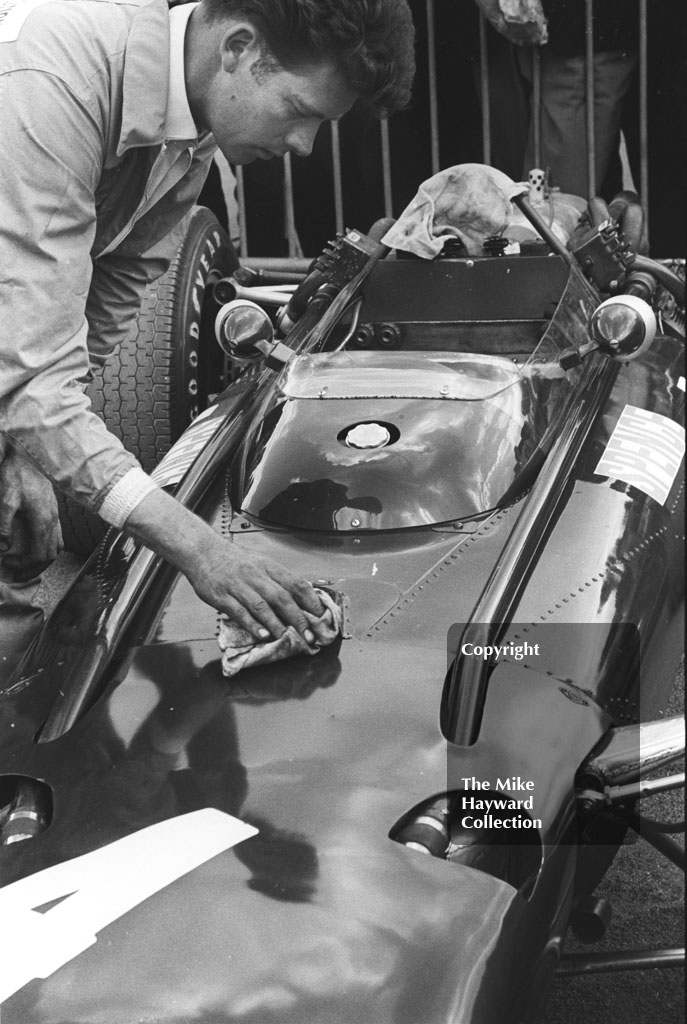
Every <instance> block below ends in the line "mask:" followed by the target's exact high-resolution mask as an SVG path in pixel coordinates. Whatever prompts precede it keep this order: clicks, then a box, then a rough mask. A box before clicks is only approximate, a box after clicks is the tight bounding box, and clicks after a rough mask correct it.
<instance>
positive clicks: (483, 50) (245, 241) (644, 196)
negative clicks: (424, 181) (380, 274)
mask: <svg viewBox="0 0 687 1024" xmlns="http://www.w3.org/2000/svg"><path fill="white" fill-rule="evenodd" d="M442 2H447V0H418V2H417V3H416V5H415V10H414V14H415V16H416V23H417V24H418V27H420V25H419V20H420V19H421V21H422V26H421V27H422V29H423V31H422V32H421V33H420V32H419V33H418V35H419V36H422V37H424V40H423V41H424V46H425V47H426V49H423V52H422V53H418V57H419V58H420V57H421V58H422V59H419V60H418V65H419V70H418V74H420V75H423V76H425V83H424V86H423V90H422V91H423V95H424V96H425V97H426V99H425V104H424V106H423V109H422V110H419V109H418V110H416V111H415V114H414V116H415V117H416V119H417V120H418V122H420V121H422V120H423V119H424V121H425V124H426V125H427V126H428V148H429V152H428V154H427V159H426V162H427V165H428V170H429V173H430V174H435V173H437V171H439V170H440V169H441V168H442V166H447V165H448V164H447V163H446V160H445V157H444V151H445V150H446V149H447V139H448V138H449V136H451V134H452V133H457V134H458V135H460V132H461V125H460V118H459V117H458V116H456V118H455V121H454V124H453V126H452V128H449V129H448V130H447V128H446V124H445V123H442V120H441V117H440V111H441V107H442V103H443V106H444V108H446V107H447V106H450V105H451V104H454V105H455V106H456V109H457V110H462V111H463V112H464V111H465V109H467V104H468V103H472V104H473V106H474V104H475V101H476V104H477V111H476V112H474V113H475V114H476V116H477V118H478V121H479V125H480V132H481V161H482V162H483V163H485V164H493V163H494V160H495V159H496V158H497V157H496V150H497V149H498V148H499V145H500V144H501V143H503V140H504V130H503V116H501V118H500V119H499V118H498V117H495V115H496V114H498V113H499V112H500V111H499V102H500V101H499V98H498V96H497V95H495V93H494V80H495V78H496V74H495V70H496V71H498V68H497V69H494V62H493V56H492V50H493V47H494V45H495V39H496V33H495V30H494V29H493V28H492V27H491V25H489V23H488V22H487V20H486V19H485V17H484V15H483V14H482V12H481V11H477V10H476V9H474V10H473V15H474V17H475V18H476V19H477V25H478V31H477V38H476V40H475V39H474V37H473V48H474V56H473V57H469V58H468V60H469V61H471V74H472V79H473V81H474V95H473V96H472V97H467V98H466V97H465V96H454V97H451V96H449V95H447V91H446V90H445V89H443V90H442V86H441V84H440V74H439V57H440V55H439V54H438V43H439V42H441V44H442V45H444V46H445V45H446V41H445V40H443V39H442V40H441V41H440V40H438V32H439V29H438V27H437V9H438V4H441V3H442ZM450 2H452V3H455V2H459V3H460V4H461V5H462V12H463V13H467V6H466V5H472V4H473V0H450ZM578 2H579V3H580V4H581V5H583V6H584V19H585V51H584V71H583V73H584V90H585V99H584V117H585V132H584V136H585V145H586V175H587V197H591V196H594V195H596V194H597V191H598V190H599V188H600V185H601V182H600V181H598V180H597V177H598V174H597V157H598V138H597V125H596V120H597V118H596V116H595V102H596V101H597V97H596V96H595V88H596V75H595V61H596V58H597V54H596V53H595V48H594V32H593V29H594V19H595V3H596V0H578ZM627 3H628V17H630V16H633V17H636V18H637V19H638V22H637V38H638V46H637V52H636V54H635V55H634V57H633V59H634V60H635V61H636V65H635V70H634V72H633V74H634V77H635V83H634V84H633V89H634V90H635V92H634V95H638V100H635V107H636V111H637V118H638V128H637V131H636V136H633V137H634V138H636V140H638V145H637V144H635V146H634V160H633V168H634V182H635V183H636V189H637V191H638V192H639V195H640V200H641V203H642V207H643V209H644V213H645V216H646V217H647V220H648V217H649V188H650V181H649V137H648V117H649V114H648V105H647V93H648V87H649V85H648V73H647V64H648V50H647V40H648V31H649V28H648V19H647V0H627ZM475 44H476V45H475ZM421 45H422V43H421ZM498 46H499V47H500V51H499V52H500V54H501V55H502V54H503V49H504V47H506V48H507V49H508V48H510V50H512V54H511V55H510V56H511V58H512V59H517V61H518V62H519V63H520V65H521V66H522V65H523V64H524V63H526V62H527V61H528V60H529V67H530V71H529V79H530V81H529V88H530V92H529V104H530V109H529V113H530V128H529V136H530V146H531V153H532V154H533V159H534V162H533V165H532V166H534V167H540V166H542V160H543V159H544V156H543V155H542V154H543V145H542V130H543V129H542V109H543V103H544V100H545V99H546V93H545V90H546V85H545V84H544V82H543V76H542V58H543V56H546V55H544V54H543V51H545V49H546V47H529V48H522V47H516V46H515V45H514V44H511V43H508V42H507V41H506V40H505V39H503V38H502V37H499V42H498ZM528 50H529V56H528V55H527V51H528ZM518 51H519V52H518ZM456 59H457V60H461V59H463V58H461V56H460V54H457V57H456ZM499 59H500V60H502V56H501V57H499ZM445 63H446V61H444V64H445ZM449 91H450V90H449ZM396 116H400V115H396ZM473 116H474V115H473ZM445 120H446V119H444V121H445ZM393 130H394V124H393V121H392V124H391V126H390V124H389V122H388V121H386V120H382V121H380V122H379V123H378V127H377V128H376V131H377V132H378V144H375V146H374V147H369V148H370V151H371V149H372V148H374V149H375V150H377V152H378V157H376V158H375V159H376V160H377V166H376V169H375V171H374V173H375V175H376V177H377V184H378V185H379V186H380V187H379V189H378V191H379V193H380V199H379V202H378V204H377V207H376V209H375V211H374V212H375V217H394V216H398V215H399V214H400V213H401V211H402V209H403V207H404V206H405V201H402V198H403V197H401V196H400V195H399V189H398V187H397V178H398V171H399V166H400V162H399V157H398V155H395V156H394V153H393V147H392V145H391V142H390V131H393ZM517 130H518V128H517V126H516V125H514V126H513V131H514V132H515V131H517ZM322 131H328V132H329V147H330V151H331V152H330V156H329V160H330V162H331V171H330V173H331V183H330V185H331V196H332V201H331V207H332V208H331V209H330V210H328V211H327V215H326V216H327V219H328V220H329V221H331V220H332V219H333V225H334V228H335V230H336V231H337V232H340V231H342V230H343V229H344V227H352V226H355V227H358V228H361V229H362V230H367V228H369V226H370V225H369V224H368V225H365V224H350V223H348V222H347V218H348V217H349V214H348V212H347V196H349V195H350V193H351V188H352V187H353V186H351V183H350V181H349V179H348V178H347V171H346V161H345V159H344V154H343V153H342V147H343V146H344V141H343V140H342V134H341V130H340V125H339V124H338V123H334V124H332V125H331V126H330V127H329V128H327V127H325V128H323V129H322ZM521 143H522V144H523V145H524V140H521ZM346 144H348V143H346ZM361 145H362V143H361ZM476 158H477V159H479V157H476ZM370 159H371V158H370ZM403 159H404V158H403V156H401V158H400V160H401V161H402V160H403ZM468 159H470V158H468ZM468 159H466V161H465V162H468ZM471 159H475V156H474V155H473V156H472V157H471ZM442 160H443V161H444V162H443V163H442ZM461 162H462V161H461ZM283 163H284V167H283V177H282V189H283V195H282V204H283V225H282V230H283V235H284V237H285V239H286V248H287V254H288V256H289V257H292V258H300V257H303V256H304V255H308V256H309V255H316V253H314V252H306V253H304V252H303V247H302V245H301V242H300V239H299V222H302V221H303V218H304V217H306V216H307V217H310V218H311V219H312V218H317V217H318V216H321V215H323V210H322V209H319V210H318V209H311V210H308V211H303V210H302V209H301V206H302V203H301V206H299V204H298V201H297V198H296V196H295V193H294V161H292V160H291V158H290V156H288V155H287V156H286V157H285V158H284V161H283ZM368 163H369V159H368ZM623 166H624V180H625V183H627V181H628V176H629V164H628V163H627V160H626V159H625V162H624V165H623ZM501 169H504V170H505V168H501ZM250 173H251V171H250V168H246V169H242V168H238V169H237V202H238V223H239V226H240V228H239V231H240V241H239V247H240V253H241V255H242V256H243V257H255V256H274V255H283V249H282V250H281V252H268V251H264V247H265V243H264V242H262V243H261V244H262V248H263V251H258V249H256V247H255V246H254V245H253V244H252V241H251V215H252V212H253V211H254V208H255V206H256V201H255V199H251V198H250V197H247V192H246V180H245V179H246V175H250ZM296 173H298V174H300V173H301V171H300V167H297V168H296ZM523 173H524V171H523ZM427 176H429V175H427ZM511 176H513V175H511ZM515 176H517V173H516V175H515ZM637 179H638V180H637ZM420 180H421V179H420ZM420 180H418V181H417V182H416V184H417V185H419V184H420ZM632 180H633V179H632V178H630V181H632ZM555 184H556V183H555V181H554V185H555ZM358 187H359V186H358ZM251 204H252V205H251ZM257 205H259V202H258V204H257ZM279 229H280V225H275V232H276V233H278V231H279ZM671 255H681V253H674V254H671Z"/></svg>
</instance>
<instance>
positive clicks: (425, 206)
mask: <svg viewBox="0 0 687 1024" xmlns="http://www.w3.org/2000/svg"><path fill="white" fill-rule="evenodd" d="M529 194H530V186H529V184H528V182H523V181H518V182H515V181H513V180H512V179H511V178H509V177H508V175H507V174H504V173H503V171H498V170H497V169H496V168H495V167H488V166H487V165H486V164H457V165H456V166H455V167H448V168H446V170H443V171H440V172H439V173H438V174H435V175H434V176H433V177H432V178H428V179H427V181H423V183H422V184H421V185H420V188H419V189H418V192H417V195H416V196H415V198H414V199H413V200H412V201H411V202H410V204H409V205H408V206H407V207H406V208H405V210H404V211H403V213H402V214H401V216H400V217H399V218H398V220H397V221H396V223H395V224H394V225H393V227H391V228H390V229H389V230H388V231H387V233H386V234H385V235H384V237H383V239H382V241H383V243H384V245H388V246H389V248H390V249H401V250H403V251H404V252H410V253H413V255H415V256H420V257H422V258H423V259H430V260H431V259H435V258H436V257H437V256H438V255H439V254H440V253H441V251H442V249H443V247H444V243H445V242H446V241H447V239H450V238H459V239H460V240H461V241H462V243H463V245H464V246H465V249H466V252H467V254H468V256H482V255H483V249H482V247H483V245H484V241H485V239H487V238H489V237H491V236H494V235H500V236H503V237H505V238H507V239H508V240H509V241H511V242H525V241H530V240H535V239H537V238H539V235H538V234H537V232H536V230H535V229H534V228H533V226H532V225H531V224H530V222H529V221H528V220H527V218H526V217H525V215H524V214H523V213H522V212H521V211H520V210H519V209H518V208H517V207H516V206H514V205H513V202H512V200H513V199H514V197H515V196H519V195H529ZM531 198H533V197H531ZM535 203H536V204H537V205H538V206H539V210H538V212H539V213H540V214H541V215H542V216H543V217H544V219H545V220H546V221H547V223H549V225H550V227H551V230H552V231H553V232H554V234H555V235H556V236H557V237H558V238H560V239H561V241H567V239H568V238H569V237H570V234H571V233H572V231H573V230H574V228H575V225H576V224H577V221H578V220H579V217H580V214H581V213H582V212H583V211H584V209H585V208H586V203H585V201H584V200H583V199H580V198H578V197H577V196H569V195H566V194H564V193H560V192H552V193H551V194H550V195H549V196H548V197H547V198H545V199H544V200H543V201H542V202H541V203H540V201H539V199H538V198H537V199H536V200H535Z"/></svg>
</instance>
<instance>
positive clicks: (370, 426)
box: [345, 423, 391, 448]
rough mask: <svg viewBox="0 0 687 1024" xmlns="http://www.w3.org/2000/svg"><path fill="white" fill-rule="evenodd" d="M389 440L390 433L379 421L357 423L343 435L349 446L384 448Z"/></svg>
mask: <svg viewBox="0 0 687 1024" xmlns="http://www.w3.org/2000/svg"><path fill="white" fill-rule="evenodd" d="M390 440H391V434H390V433H389V431H388V430H387V428H386V427H385V426H383V425H382V424H381V423H358V424H357V426H355V427H350V429H349V430H348V431H347V432H346V436H345V443H346V445H347V446H348V447H349V448H384V446H385V445H387V444H388V443H389V441H390Z"/></svg>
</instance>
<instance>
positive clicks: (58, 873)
mask: <svg viewBox="0 0 687 1024" xmlns="http://www.w3.org/2000/svg"><path fill="white" fill-rule="evenodd" d="M257 831H258V829H256V828H254V827H253V826H252V825H247V824H246V823H245V822H243V821H240V820H239V819H238V818H233V817H232V816H231V815H230V814H225V813H224V812H223V811H218V810H215V809H214V808H211V807H206V808H204V809H203V810H200V811H193V812H192V813H190V814H183V815H180V816H179V817H177V818H171V819H169V820H168V821H161V822H159V823H158V824H156V825H150V826H149V827H148V828H144V829H141V831H140V832H135V833H134V834H133V835H130V836H126V837H125V838H124V839H118V840H117V841H116V842H114V843H110V845H109V846H104V847H103V848H102V849H100V850H94V851H93V852H92V853H86V854H84V855H83V856H81V857H75V858H74V859H73V860H68V861H65V862H64V863H63V864H55V865H54V866H53V867H50V868H46V869H45V870H43V871H39V872H37V873H36V874H35V875H29V877H28V878H22V879H20V880H19V881H18V882H12V883H10V885H6V886H5V887H4V888H2V889H0V921H2V927H1V928H0V1003H1V1002H3V1000H5V999H8V998H9V997H10V996H11V995H13V994H14V993H15V992H18V991H19V989H20V988H23V986H24V985H26V984H27V983H28V982H29V981H33V979H34V978H47V977H48V976H49V975H50V974H52V973H53V972H54V971H56V970H57V969H58V968H59V967H62V966H64V964H66V963H68V962H69V961H70V960H72V959H73V958H74V957H75V956H78V955H79V953H82V952H83V951H84V950H85V949H88V947H89V946H92V945H94V943H95V942H96V933H97V932H99V931H101V930H102V929H103V928H105V926H106V925H108V924H111V923H112V921H116V920H117V918H119V917H121V916H122V915H123V914H126V913H127V911H129V910H131V909H132V908H133V907H136V906H138V905H139V903H142V902H143V901H144V900H147V899H148V898H149V897H150V896H153V895H154V894H155V893H157V892H159V891H160V890H161V889H164V888H165V886H167V885H170V884H171V883H172V882H174V881H176V879H177V878H181V876H182V875H185V874H187V873H188V872H189V871H192V870H193V869H194V868H196V867H198V866H199V865H200V864H204V863H205V861H208V860H210V858H211V857H215V856H217V854H218V853H222V852H224V850H228V849H229V848H230V847H232V846H235V845H236V844H237V843H240V842H243V840H244V839H249V838H250V837H251V836H254V835H256V833H257ZM58 899H61V902H60V903H58V904H56V906H54V907H52V908H50V909H49V910H47V911H46V912H45V913H40V912H38V911H36V909H35V908H36V907H42V906H43V905H44V904H46V903H51V902H53V901H54V900H58Z"/></svg>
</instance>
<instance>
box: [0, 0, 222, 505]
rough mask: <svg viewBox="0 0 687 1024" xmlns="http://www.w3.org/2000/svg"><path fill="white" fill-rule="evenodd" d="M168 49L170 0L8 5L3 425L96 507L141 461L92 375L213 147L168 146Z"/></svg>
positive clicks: (0, 182)
mask: <svg viewBox="0 0 687 1024" xmlns="http://www.w3.org/2000/svg"><path fill="white" fill-rule="evenodd" d="M17 20H19V22H21V24H20V27H19V28H17V24H16V23H17ZM13 36H15V37H16V38H12V37H13ZM169 45H170V44H169V9H168V6H167V0H18V2H17V3H16V4H15V3H13V0H0V431H2V432H3V433H5V434H6V435H7V437H9V438H10V440H11V441H12V442H13V443H14V444H15V445H16V446H17V447H18V448H20V449H21V450H23V451H25V452H26V453H27V454H28V455H29V456H30V457H31V458H32V459H33V460H34V462H35V463H37V464H38V465H39V466H40V468H41V469H42V470H43V471H44V472H45V473H46V475H48V476H49V477H50V478H51V479H52V480H53V481H55V482H56V483H57V484H58V486H60V487H62V488H63V489H64V490H66V491H68V492H69V493H71V494H72V495H73V496H74V497H76V498H77V499H79V500H81V501H83V502H84V503H86V504H87V505H88V506H89V507H91V508H92V509H93V510H97V509H98V508H99V506H100V505H101V503H102V501H103V499H104V497H105V495H106V494H107V493H108V491H109V490H110V488H111V487H112V486H113V485H114V484H115V483H116V482H117V480H118V479H120V477H122V476H123V475H124V473H125V472H127V470H129V469H130V468H131V467H132V466H134V465H136V460H135V459H134V458H133V456H131V455H130V454H128V453H127V452H125V450H124V448H123V447H122V445H121V444H120V443H119V441H118V440H117V439H116V438H115V437H114V436H113V435H112V434H110V433H109V432H108V431H107V430H106V428H105V426H104V424H103V423H102V422H101V421H100V420H99V419H98V417H97V416H95V414H94V413H92V412H91V411H90V407H89V402H88V399H87V398H86V396H85V395H84V394H83V386H82V384H81V383H79V382H80V381H83V380H84V379H85V378H86V377H87V375H88V373H89V368H90V367H91V366H97V365H98V364H100V363H102V361H103V360H104V359H105V358H106V357H107V355H108V354H109V353H110V352H112V351H113V349H114V348H115V347H116V346H117V345H119V344H120V343H121V342H122V341H123V340H124V339H125V338H126V337H127V335H128V334H129V333H130V331H131V328H132V324H133V319H134V316H135V314H136V311H137V310H138V307H139V304H140V299H141V296H142V293H143V290H144V288H145V286H146V284H147V283H148V282H149V281H151V280H153V279H155V278H156V277H158V276H159V275H160V274H162V273H163V272H164V271H165V270H166V269H167V266H168V265H169V261H170V260H171V259H172V258H173V256H174V253H175V252H176V249H177V246H178V244H179V241H180V238H181V231H180V221H181V220H182V218H183V217H184V216H185V214H186V213H187V212H188V211H189V210H190V208H191V206H192V205H193V202H194V200H195V198H196V196H197V194H198V192H199V191H200V188H201V186H202V183H203V181H204V178H205V175H206V173H207V169H208V166H209V161H210V159H211V157H212V154H213V152H214V149H215V145H214V140H213V139H212V136H210V135H206V136H205V137H204V138H202V139H200V140H199V139H198V138H192V139H188V140H174V141H168V140H166V139H165V117H166V112H167V91H168V81H169Z"/></svg>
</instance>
